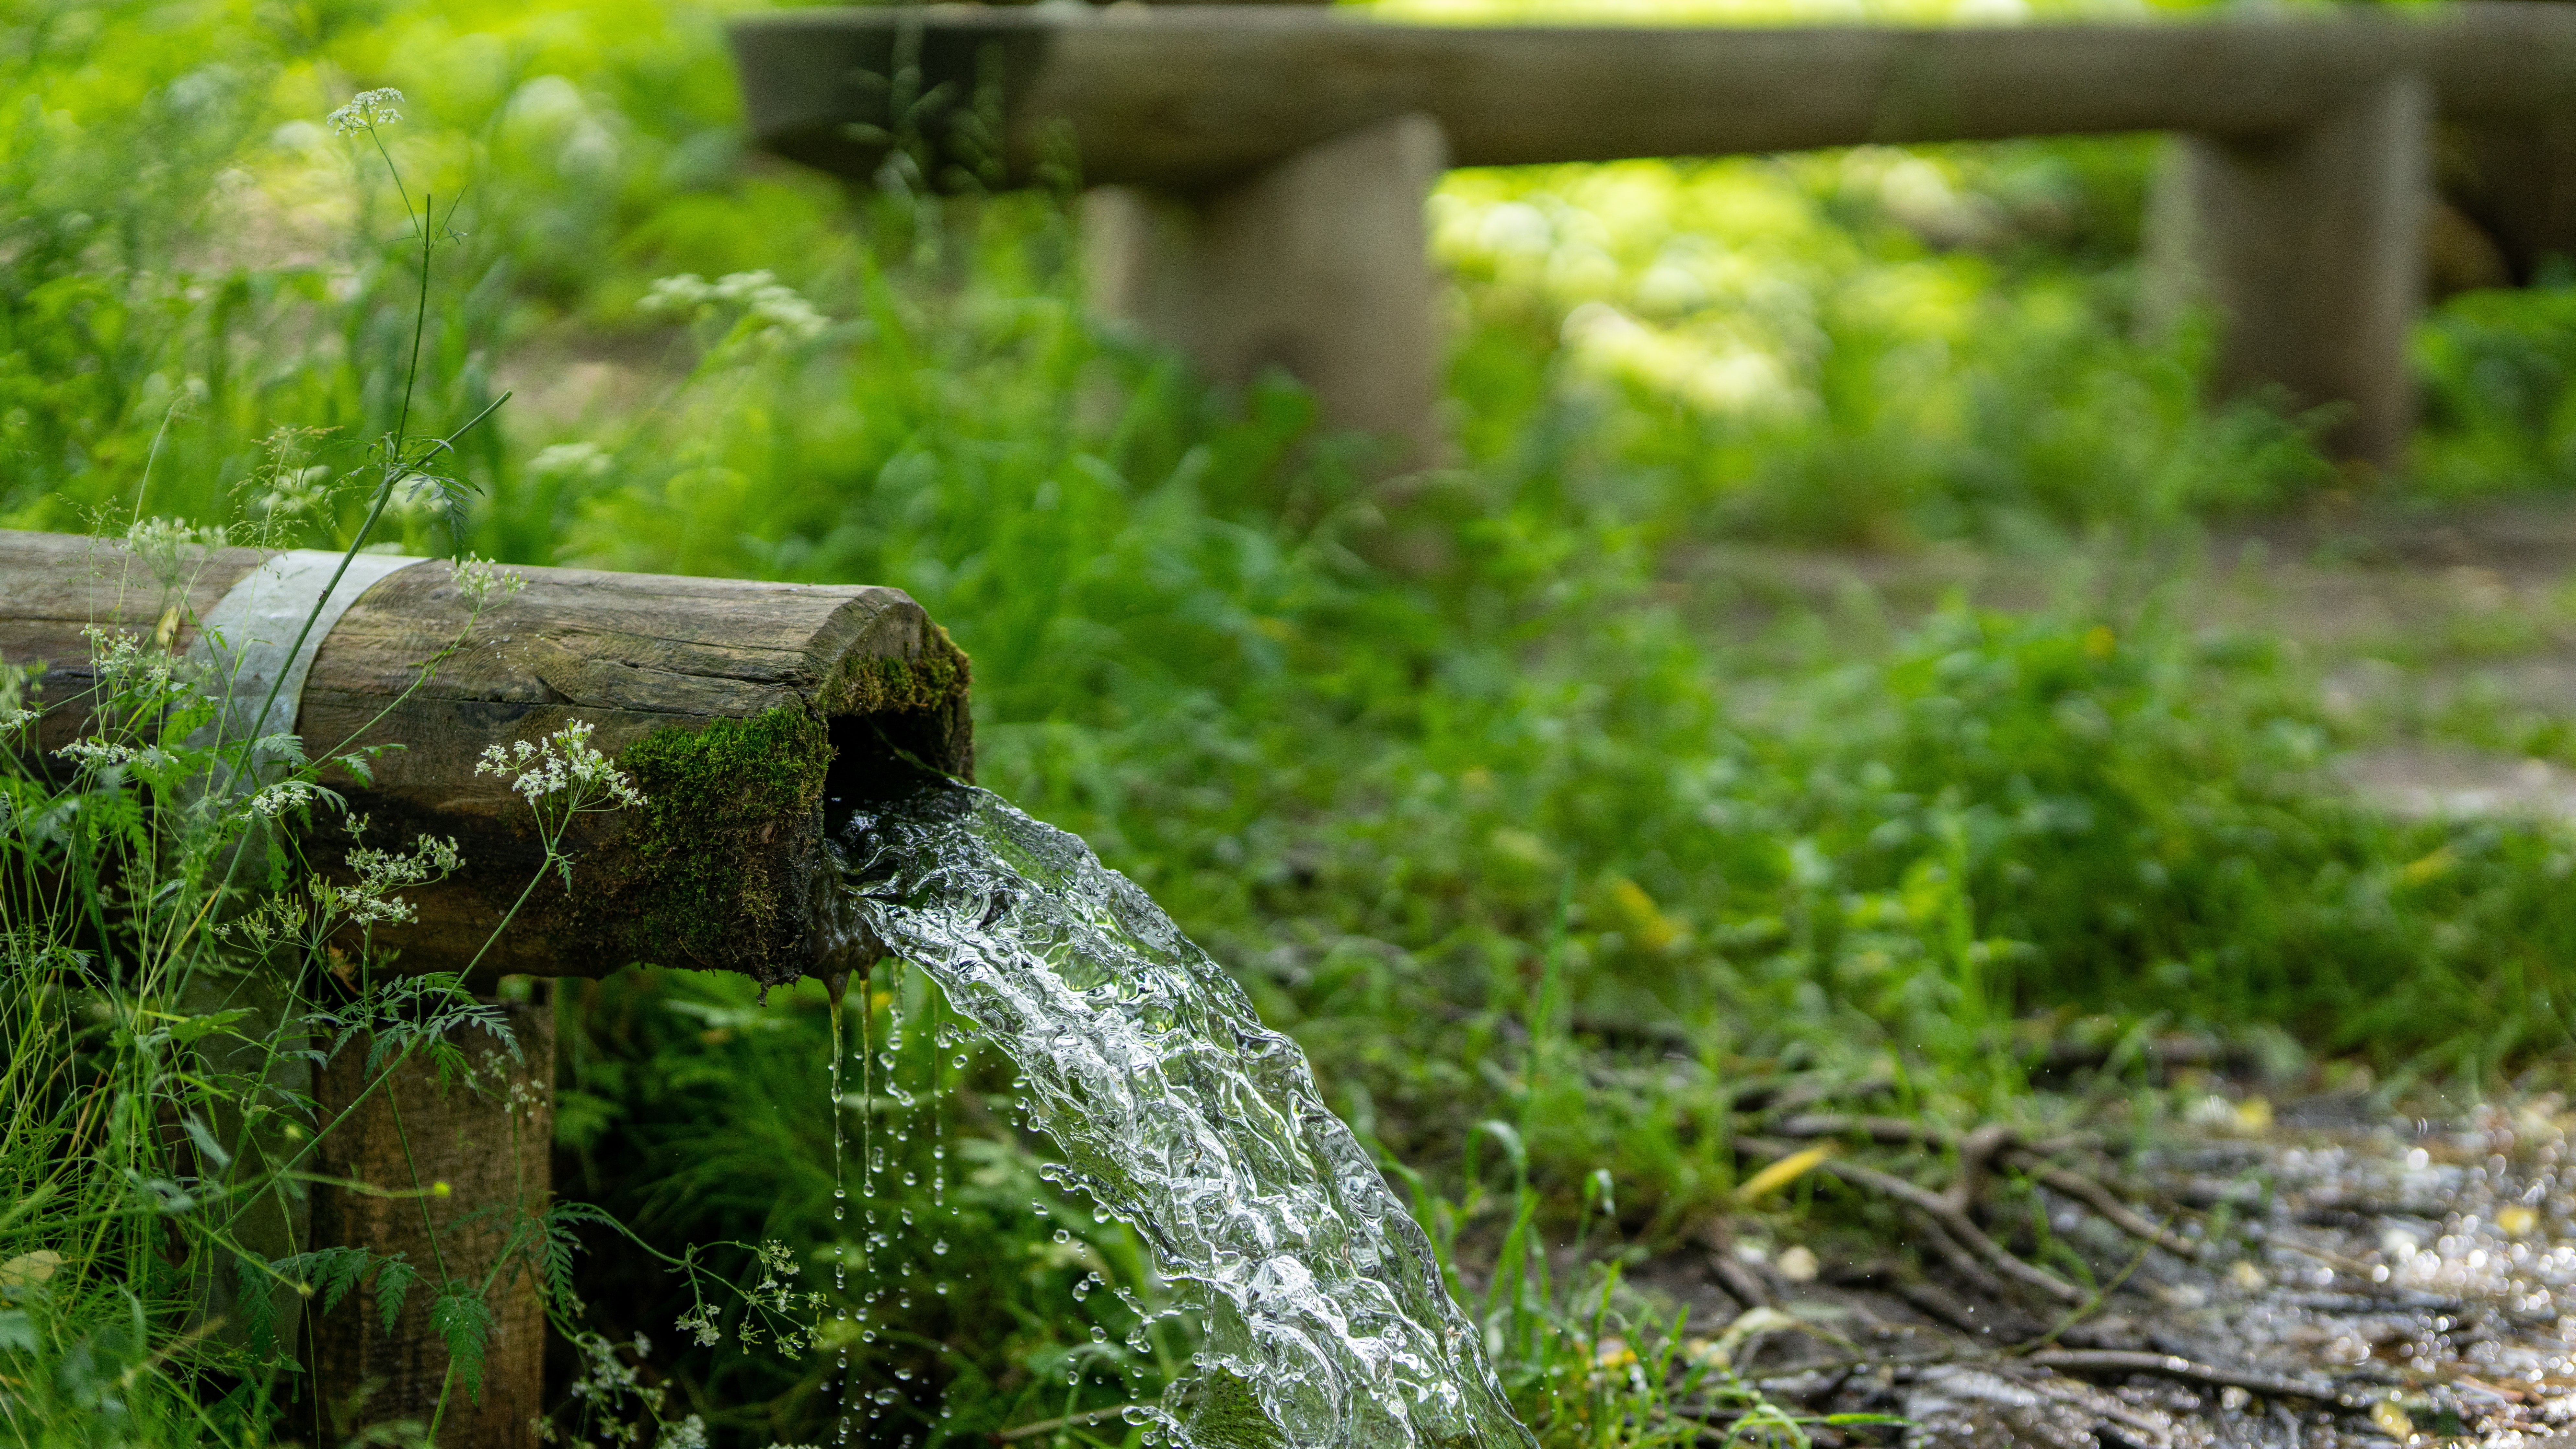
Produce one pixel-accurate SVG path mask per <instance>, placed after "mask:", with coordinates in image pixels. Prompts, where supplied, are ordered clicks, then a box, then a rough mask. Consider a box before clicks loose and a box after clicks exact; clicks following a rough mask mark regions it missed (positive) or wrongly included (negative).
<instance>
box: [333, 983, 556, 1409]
mask: <svg viewBox="0 0 2576 1449" xmlns="http://www.w3.org/2000/svg"><path fill="white" fill-rule="evenodd" d="M546 995H547V993H546V992H544V991H541V992H540V993H539V999H538V1000H536V1001H533V1002H512V1003H496V1004H497V1005H500V1006H501V1009H502V1011H503V1013H504V1015H505V1017H506V1019H507V1021H508V1025H509V1028H510V1033H511V1035H512V1037H514V1038H515V1039H516V1041H517V1043H518V1052H517V1053H516V1054H515V1055H512V1054H510V1053H508V1052H505V1051H504V1050H503V1049H502V1048H501V1045H500V1043H499V1041H498V1040H497V1039H496V1038H494V1037H493V1036H492V1035H491V1034H489V1033H487V1032H483V1031H480V1030H472V1029H468V1030H465V1031H461V1032H459V1033H457V1034H456V1035H455V1036H454V1037H453V1038H452V1039H451V1041H450V1045H453V1046H455V1047H456V1048H458V1049H459V1050H461V1051H462V1052H464V1054H465V1057H466V1060H467V1062H468V1063H469V1064H470V1066H471V1070H472V1074H473V1075H472V1080H471V1081H465V1080H457V1081H451V1082H448V1083H445V1084H442V1083H441V1082H440V1081H439V1073H438V1071H437V1069H436V1068H435V1067H433V1066H432V1065H431V1064H430V1061H429V1058H428V1055H427V1053H426V1052H425V1051H417V1050H416V1051H415V1053H414V1054H413V1056H412V1058H411V1059H410V1060H409V1061H407V1062H405V1063H404V1064H403V1065H402V1066H401V1067H399V1068H397V1069H396V1070H395V1072H394V1074H393V1079H392V1080H391V1081H390V1082H387V1083H385V1084H384V1085H382V1086H379V1087H377V1088H376V1090H375V1091H374V1092H373V1093H371V1094H367V1095H366V1096H365V1099H364V1100H363V1101H360V1100H359V1098H360V1096H361V1094H362V1093H365V1089H366V1085H367V1082H368V1080H369V1079H368V1075H367V1072H366V1059H367V1043H366V1042H365V1041H364V1040H358V1041H352V1042H350V1043H349V1044H348V1045H347V1046H346V1047H345V1048H343V1049H342V1050H341V1052H340V1054H339V1055H338V1056H337V1057H336V1058H334V1059H333V1060H332V1062H331V1065H330V1066H329V1067H328V1068H326V1069H324V1071H323V1072H322V1073H321V1080H320V1083H319V1086H320V1091H319V1092H318V1093H317V1094H316V1095H317V1097H318V1099H319V1105H320V1108H321V1112H322V1120H324V1121H326V1122H328V1121H330V1120H332V1119H333V1118H335V1117H337V1116H339V1114H340V1113H341V1112H342V1111H343V1110H346V1109H348V1108H349V1107H350V1106H351V1104H352V1103H356V1110H355V1111H354V1112H351V1113H350V1115H349V1118H348V1120H347V1121H346V1122H344V1123H342V1124H341V1126H340V1128H339V1130H337V1131H335V1132H333V1133H332V1134H330V1135H329V1136H327V1137H325V1138H323V1139H322V1143H321V1146H320V1149H319V1150H318V1151H317V1153H316V1156H317V1158H318V1159H319V1166H318V1170H319V1172H320V1174H321V1175H322V1176H324V1177H327V1178H333V1179H338V1180H340V1181H345V1182H357V1183H364V1184H366V1185H367V1186H368V1187H369V1188H371V1189H373V1190H372V1191H361V1190H357V1189H352V1188H345V1187H324V1188H319V1189H317V1190H316V1191H315V1193H314V1203H313V1231H314V1239H315V1241H317V1242H321V1243H354V1244H362V1245H364V1246H366V1247H368V1248H370V1249H372V1250H374V1251H375V1252H378V1253H382V1254H388V1255H390V1254H394V1253H401V1254H403V1255H404V1256H405V1258H406V1259H407V1260H408V1261H409V1262H410V1263H411V1265H412V1266H413V1267H414V1268H416V1269H417V1270H419V1273H420V1281H419V1282H417V1283H415V1284H413V1285H412V1286H411V1288H410V1290H409V1291H408V1292H407V1293H406V1294H405V1295H404V1299H403V1304H402V1312H401V1313H400V1314H399V1315H397V1316H396V1318H395V1319H394V1324H393V1328H392V1331H391V1332H387V1331H386V1329H385V1325H384V1320H383V1318H382V1317H381V1305H380V1302H379V1299H378V1293H377V1286H376V1285H377V1284H378V1283H381V1281H382V1277H381V1275H379V1276H378V1278H377V1279H376V1280H375V1281H374V1282H371V1283H369V1284H368V1285H366V1286H363V1287H361V1288H359V1289H358V1290H357V1291H356V1292H353V1293H351V1294H350V1295H349V1301H347V1302H344V1303H342V1304H341V1305H340V1306H339V1308H337V1309H336V1310H334V1311H333V1312H332V1313H330V1314H329V1315H327V1316H316V1317H315V1318H314V1319H313V1320H312V1322H311V1323H310V1325H309V1327H310V1329H311V1331H312V1335H313V1368H314V1382H315V1384H316V1385H317V1386H318V1387H319V1388H320V1390H321V1391H322V1392H323V1393H324V1394H325V1395H326V1396H330V1395H338V1396H341V1397H340V1398H339V1399H338V1400H337V1401H326V1402H325V1403H323V1404H322V1405H321V1410H322V1417H323V1420H324V1422H325V1423H326V1424H328V1425H329V1426H330V1432H331V1437H332V1438H333V1439H334V1440H338V1439H342V1438H346V1437H350V1436H354V1435H355V1434H357V1432H358V1431H359V1430H360V1429H361V1428H363V1427H365V1426H366V1425H369V1424H384V1423H399V1422H403V1421H410V1422H414V1423H418V1424H420V1425H422V1426H424V1427H426V1426H427V1425H429V1424H430V1423H431V1422H432V1421H433V1420H436V1421H437V1423H438V1435H437V1439H438V1442H439V1443H442V1444H453V1445H472V1446H474V1449H532V1446H534V1445H535V1444H536V1443H537V1436H536V1432H535V1429H534V1427H533V1422H532V1421H533V1420H534V1419H535V1418H536V1416H537V1415H539V1414H541V1413H543V1412H544V1411H545V1403H544V1393H545V1352H546V1321H545V1312H544V1309H543V1307H542V1306H541V1305H540V1303H539V1301H538V1297H537V1281H536V1277H535V1274H534V1272H533V1270H532V1269H531V1267H530V1265H529V1264H528V1262H527V1261H526V1260H525V1259H521V1260H519V1261H516V1262H512V1263H508V1264H502V1263H501V1262H500V1261H499V1260H500V1253H501V1248H502V1246H503V1244H504V1242H505V1241H506V1239H507V1235H508V1233H509V1231H510V1229H511V1227H512V1226H513V1224H514V1221H515V1219H516V1218H517V1216H518V1215H519V1214H521V1213H530V1214H533V1213H542V1212H544V1211H545V1210H546V1208H547V1206H548V1205H549V1203H550V1202H551V1201H552V1194H553V1188H554V1171H553V1168H552V1166H551V1161H552V1158H551V1152H552V1148H553V1146H554V1059H555V1054H554V1041H555V1032H554V1011H553V1007H552V1005H551V1003H550V1002H549V1001H548V1000H547V999H546ZM468 1214H479V1216H477V1217H476V1218H475V1220H474V1221H473V1222H472V1223H471V1224H467V1225H461V1226H460V1224H459V1221H458V1220H459V1219H461V1218H464V1217H465V1216H467V1215H468ZM433 1226H435V1227H436V1229H437V1237H436V1239H435V1241H433V1240H432V1238H431V1235H430V1230H431V1228H432V1227H433ZM496 1271H497V1272H498V1274H499V1276H498V1278H497V1280H495V1281H493V1282H492V1284H491V1289H490V1291H489V1292H484V1291H483V1289H484V1285H485V1282H486V1280H487V1279H489V1278H492V1277H493V1275H494V1274H495V1273H496ZM442 1282H462V1283H464V1284H466V1285H468V1286H467V1291H469V1292H473V1293H477V1294H478V1295H479V1296H481V1297H482V1299H483V1302H484V1303H485V1305H486V1306H487V1307H488V1308H489V1309H490V1311H491V1314H492V1320H493V1321H492V1337H491V1341H490V1342H489V1343H488V1344H487V1345H486V1346H485V1348H484V1367H483V1377H482V1383H481V1384H480V1385H479V1386H478V1387H477V1389H476V1390H475V1391H474V1392H470V1393H469V1392H468V1390H467V1386H466V1385H465V1384H463V1383H462V1382H457V1381H455V1380H454V1379H453V1378H452V1376H451V1375H450V1373H449V1370H448V1353H447V1348H446V1346H445V1344H444V1343H443V1342H442V1341H441V1339H440V1336H439V1334H438V1333H437V1332H436V1331H435V1330H434V1329H433V1328H432V1327H431V1325H430V1310H431V1308H432V1306H433V1305H434V1304H435V1303H436V1301H437V1297H438V1292H439V1288H440V1285H441V1284H442ZM442 1397H443V1398H444V1400H445V1408H444V1411H443V1412H442V1410H441V1407H440V1405H441V1399H442Z"/></svg>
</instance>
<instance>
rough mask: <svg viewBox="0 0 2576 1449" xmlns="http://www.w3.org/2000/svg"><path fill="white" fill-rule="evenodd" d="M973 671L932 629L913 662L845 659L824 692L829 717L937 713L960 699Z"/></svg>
mask: <svg viewBox="0 0 2576 1449" xmlns="http://www.w3.org/2000/svg"><path fill="white" fill-rule="evenodd" d="M973 675H974V671H973V668H972V667H971V666H970V665H969V663H968V662H967V659H966V651H965V650H963V649H960V648H958V647H957V644H956V641H955V640H952V639H950V638H949V637H948V631H947V630H945V629H942V628H940V627H939V626H938V625H937V624H933V625H931V626H930V637H929V639H928V640H926V641H925V642H924V643H923V644H922V647H921V654H920V656H919V657H917V658H913V659H895V658H872V659H848V660H844V661H843V662H842V664H841V667H840V670H839V672H838V673H836V674H835V675H834V676H833V678H832V680H831V682H830V683H828V684H826V685H825V686H824V689H823V697H824V700H825V701H826V703H825V712H826V713H829V714H836V715H838V714H894V713H898V712H901V711H905V710H916V709H937V708H939V707H940V706H942V705H945V704H948V703H950V702H951V701H953V700H955V699H956V698H958V697H959V696H960V695H963V694H964V693H965V692H966V686H967V685H968V684H969V683H971V682H972V680H973Z"/></svg>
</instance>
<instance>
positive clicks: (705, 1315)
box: [676, 1303, 724, 1348]
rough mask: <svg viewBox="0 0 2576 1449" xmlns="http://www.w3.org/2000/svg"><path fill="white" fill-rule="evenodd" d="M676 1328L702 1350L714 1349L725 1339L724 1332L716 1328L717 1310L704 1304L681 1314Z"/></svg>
mask: <svg viewBox="0 0 2576 1449" xmlns="http://www.w3.org/2000/svg"><path fill="white" fill-rule="evenodd" d="M676 1326H677V1327H678V1328H679V1330H680V1332H682V1333H684V1334H687V1335H688V1336H689V1341H690V1342H692V1343H694V1344H696V1345H697V1346H698V1347H700V1348H712V1347H714V1346H715V1345H716V1344H717V1343H718V1342H719V1341H721V1340H722V1339H723V1338H724V1331H723V1330H722V1329H719V1328H717V1327H716V1315H715V1310H714V1309H711V1308H709V1307H707V1305H705V1304H703V1303H701V1304H698V1305H697V1306H696V1307H694V1308H691V1309H690V1310H689V1311H688V1312H686V1313H683V1314H681V1315H680V1317H679V1319H678V1322H677V1324H676Z"/></svg>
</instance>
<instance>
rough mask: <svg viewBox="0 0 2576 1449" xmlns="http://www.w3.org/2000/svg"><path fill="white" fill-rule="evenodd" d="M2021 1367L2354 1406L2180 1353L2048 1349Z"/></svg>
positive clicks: (2330, 1392)
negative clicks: (2142, 1377)
mask: <svg viewBox="0 0 2576 1449" xmlns="http://www.w3.org/2000/svg"><path fill="white" fill-rule="evenodd" d="M2022 1362H2024V1363H2026V1364H2029V1365H2030V1366H2032V1367H2033V1368H2045V1369H2055V1370H2056V1371H2057V1372H2059V1373H2062V1374H2155V1375H2158V1376H2159V1377H2162V1378H2169V1379H2179V1380H2181V1381H2182V1382H2184V1383H2191V1384H2202V1385H2206V1386H2207V1387H2210V1388H2214V1389H2243V1390H2245V1391H2246V1392H2247V1393H2252V1394H2263V1395H2267V1396H2269V1397H2271V1398H2276V1399H2283V1398H2287V1399H2314V1400H2316V1401H2317V1402H2318V1403H2321V1404H2340V1405H2342V1406H2344V1407H2346V1408H2351V1407H2355V1405H2354V1404H2353V1403H2352V1401H2351V1400H2350V1399H2349V1398H2348V1397H2347V1396H2346V1395H2345V1394H2343V1393H2342V1392H2340V1391H2339V1390H2337V1389H2336V1388H2335V1387H2334V1386H2333V1385H2332V1384H2321V1383H2316V1382H2314V1381H2311V1380H2308V1379H2294V1378H2288V1377H2285V1376H2283V1375H2281V1374H2267V1373H2258V1372H2256V1371H2254V1370H2252V1369H2231V1368H2220V1367H2219V1366H2217V1365H2216V1364H2206V1363H2195V1362H2193V1361H2192V1360H2190V1359H2187V1358H2184V1357H2182V1356H2181V1355H2179V1354H2171V1353H2146V1352H2142V1351H2138V1350H2133V1349H2117V1348H2047V1349H2041V1350H2040V1351H2039V1352H2037V1353H2034V1354H2031V1355H2029V1356H2028V1357H2026V1358H2024V1359H2023V1360H2022Z"/></svg>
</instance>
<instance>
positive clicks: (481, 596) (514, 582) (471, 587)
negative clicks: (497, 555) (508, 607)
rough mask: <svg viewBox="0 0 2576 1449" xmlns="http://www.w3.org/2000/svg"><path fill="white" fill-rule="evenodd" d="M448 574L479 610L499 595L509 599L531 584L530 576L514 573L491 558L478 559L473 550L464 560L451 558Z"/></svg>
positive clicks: (450, 579)
mask: <svg viewBox="0 0 2576 1449" xmlns="http://www.w3.org/2000/svg"><path fill="white" fill-rule="evenodd" d="M447 577H448V579H449V581H450V582H452V583H454V584H455V585H456V592H457V593H459V594H461V595H463V596H464V599H465V602H466V605H467V607H469V608H473V609H476V610H480V609H481V608H482V607H483V606H484V604H486V603H487V602H489V601H490V600H491V598H492V597H493V596H494V595H496V594H497V595H499V596H500V597H502V598H505V599H506V598H508V597H510V596H511V595H512V594H515V593H517V592H518V591H519V590H521V589H524V588H526V587H527V586H528V579H527V575H525V574H521V573H515V572H512V571H511V570H509V569H505V568H502V567H500V566H499V565H498V564H495V563H493V562H492V561H491V560H490V559H488V558H477V557H476V556H474V555H473V554H470V553H469V554H467V555H466V556H465V557H464V558H462V559H451V560H449V561H448V565H447Z"/></svg>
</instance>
